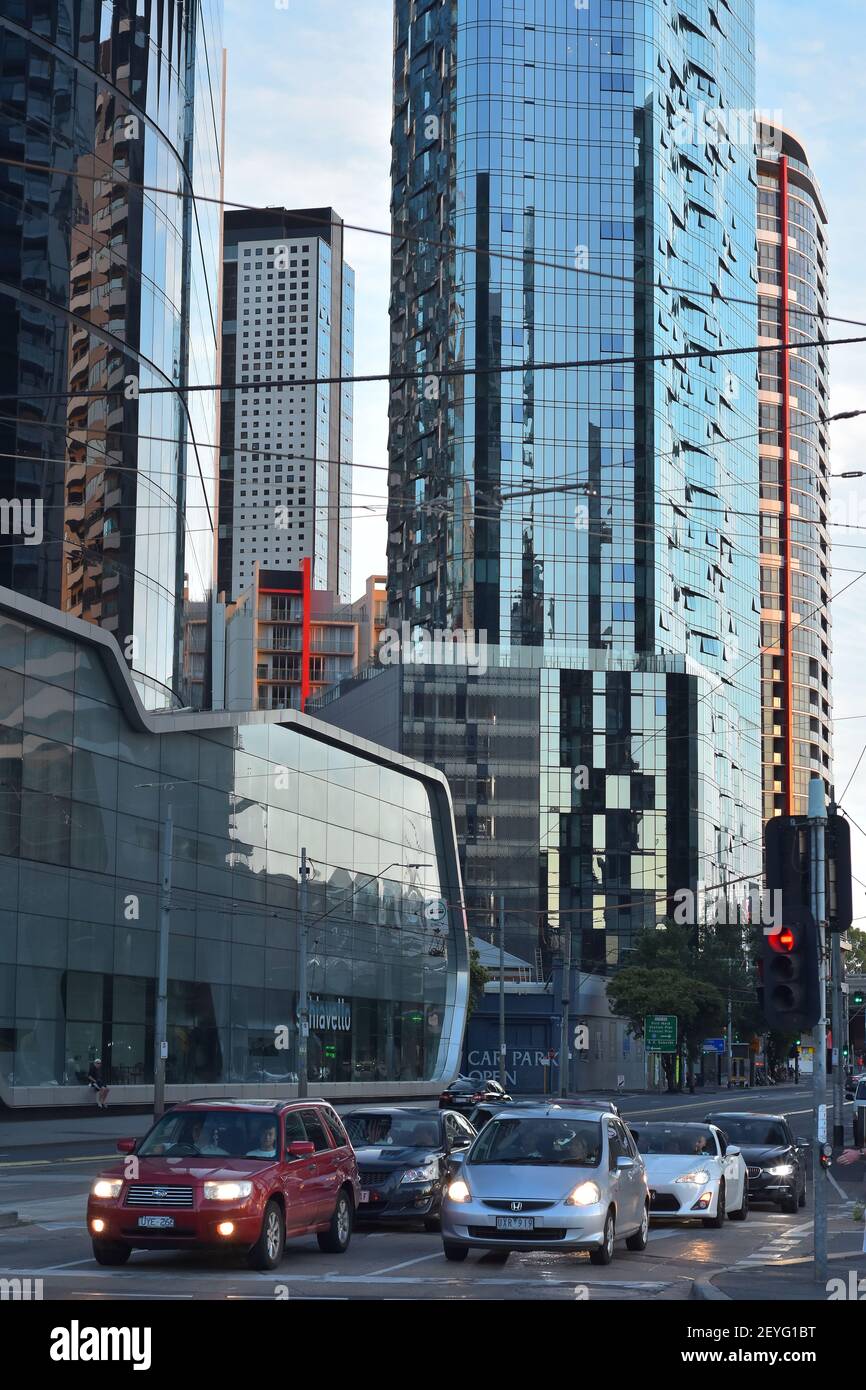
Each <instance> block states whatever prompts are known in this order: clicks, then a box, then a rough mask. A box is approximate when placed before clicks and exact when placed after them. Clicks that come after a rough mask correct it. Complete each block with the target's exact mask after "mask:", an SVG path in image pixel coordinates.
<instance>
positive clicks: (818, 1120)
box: [809, 777, 828, 1285]
mask: <svg viewBox="0 0 866 1390" xmlns="http://www.w3.org/2000/svg"><path fill="white" fill-rule="evenodd" d="M809 821H810V829H809V835H810V856H809V869H810V873H809V882H810V886H811V898H812V916H813V917H814V919H815V923H816V925H817V935H818V999H819V1001H820V1010H821V1017H820V1018H819V1020H818V1023H817V1025H816V1027H815V1028H814V1029H813V1030H812V1038H813V1041H814V1051H813V1055H812V1081H813V1086H814V1099H813V1107H814V1126H815V1137H814V1145H813V1162H812V1173H813V1183H814V1188H815V1265H814V1269H815V1280H816V1282H817V1283H819V1284H823V1285H826V1283H827V1206H828V1193H827V1174H826V1170H825V1168H824V1165H823V1162H822V1159H823V1156H824V1145H825V1144H826V1142H827V958H826V953H825V926H826V902H825V895H826V885H825V874H826V859H825V837H826V831H827V805H826V800H825V796H824V783H823V781H822V780H821V778H820V777H813V778H812V779H811V781H810V782H809Z"/></svg>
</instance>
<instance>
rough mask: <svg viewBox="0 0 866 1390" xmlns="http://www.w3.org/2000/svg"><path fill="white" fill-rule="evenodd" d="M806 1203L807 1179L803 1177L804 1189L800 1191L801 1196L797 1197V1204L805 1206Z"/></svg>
mask: <svg viewBox="0 0 866 1390" xmlns="http://www.w3.org/2000/svg"><path fill="white" fill-rule="evenodd" d="M805 1205H806V1179H805V1178H804V1179H803V1187H802V1190H801V1192H800V1195H799V1197H798V1198H797V1206H798V1207H804V1206H805Z"/></svg>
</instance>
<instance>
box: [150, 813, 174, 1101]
mask: <svg viewBox="0 0 866 1390" xmlns="http://www.w3.org/2000/svg"><path fill="white" fill-rule="evenodd" d="M173 837H174V826H173V824H172V816H171V806H170V805H169V806H168V807H167V808H166V812H165V820H164V821H163V825H162V845H161V848H160V861H161V862H160V879H161V882H162V886H161V891H160V902H159V945H158V956H157V967H156V1021H155V1027H154V1030H153V1118H154V1119H155V1120H158V1119H160V1118H161V1116H162V1115H163V1114H164V1113H165V1060H166V1057H167V1056H168V1037H167V1034H168V942H169V936H170V933H171V850H172V840H173Z"/></svg>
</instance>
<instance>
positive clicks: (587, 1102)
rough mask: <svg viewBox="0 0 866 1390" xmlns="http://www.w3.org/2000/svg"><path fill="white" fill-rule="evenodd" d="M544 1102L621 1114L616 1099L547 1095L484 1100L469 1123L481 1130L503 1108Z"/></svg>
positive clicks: (471, 1116)
mask: <svg viewBox="0 0 866 1390" xmlns="http://www.w3.org/2000/svg"><path fill="white" fill-rule="evenodd" d="M544 1104H549V1105H550V1106H551V1107H556V1106H557V1105H568V1106H569V1108H571V1107H573V1106H576V1105H577V1106H580V1107H581V1108H582V1109H584V1110H606V1111H607V1112H608V1113H609V1114H611V1115H619V1107H618V1106H617V1105H616V1104H615V1103H614V1101H612V1100H599V1099H598V1097H597V1096H593V1097H591V1098H590V1099H586V1098H581V1097H580V1096H569V1098H568V1100H567V1101H565V1100H557V1099H556V1097H555V1096H554V1097H552V1098H551V1099H550V1100H548V1098H547V1097H546V1096H542V1097H541V1099H540V1100H510V1101H503V1100H499V1101H496V1100H487V1101H482V1103H481V1104H480V1105H476V1106H475V1108H474V1109H473V1110H470V1111H469V1123H470V1124H471V1125H473V1126H474V1127H475V1129H477V1130H479V1131H480V1130H482V1129H483V1128H484V1126H485V1125H486V1124H487V1122H488V1120H492V1119H493V1116H494V1115H498V1114H499V1113H500V1112H501V1111H502V1110H505V1109H508V1110H519V1109H520V1108H521V1107H524V1108H525V1107H526V1106H537V1105H544Z"/></svg>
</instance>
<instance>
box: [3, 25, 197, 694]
mask: <svg viewBox="0 0 866 1390" xmlns="http://www.w3.org/2000/svg"><path fill="white" fill-rule="evenodd" d="M221 12H222V6H221V4H220V3H219V0H191V3H188V4H187V3H184V4H177V3H174V0H102V3H97V2H96V0H64V3H60V4H53V5H44V4H41V3H37V0H16V2H14V3H13V0H0V115H2V121H0V132H2V133H0V343H2V348H0V497H2V499H3V500H4V502H5V503H6V504H7V512H4V525H3V528H2V529H3V534H2V535H0V583H2V584H3V585H6V586H8V587H10V588H12V589H14V590H16V591H17V592H19V593H21V594H23V595H26V596H28V597H30V598H34V599H38V600H40V601H41V602H43V603H47V604H50V605H51V606H53V607H57V608H60V609H63V610H64V611H65V612H67V613H70V614H72V615H74V616H76V617H82V618H85V619H88V620H90V621H92V622H95V623H98V624H99V625H100V626H102V627H104V628H105V629H106V630H108V631H109V632H111V633H113V634H114V636H115V637H116V638H117V640H118V642H119V644H120V647H121V651H122V652H123V654H124V657H125V658H126V660H127V662H128V664H129V667H130V670H131V672H132V674H133V676H134V678H135V680H136V683H137V685H138V687H139V690H140V692H141V694H142V698H143V699H144V700H145V702H146V703H147V704H148V705H150V706H152V707H157V706H161V705H166V704H170V703H172V701H173V699H174V698H175V696H176V692H177V688H178V676H179V669H178V666H179V652H180V638H181V596H182V592H183V576H184V573H185V572H187V573H188V574H189V587H190V592H191V594H192V595H193V597H197V598H198V597H202V596H203V595H204V593H205V592H206V591H207V590H209V589H210V588H211V587H212V583H213V570H214V559H213V531H214V526H215V514H214V507H215V500H216V499H215V477H216V438H217V435H216V401H215V398H214V395H213V393H211V392H207V391H202V392H192V393H190V394H189V395H185V394H182V393H183V392H184V388H186V387H194V386H196V385H203V384H206V383H209V382H213V381H214V380H215V379H216V374H217V356H216V344H217V335H218V310H217V291H218V284H219V247H220V217H219V208H218V206H217V205H216V204H215V203H208V202H204V201H201V200H200V199H194V198H193V197H191V196H189V195H190V194H191V193H193V192H194V193H196V194H199V195H205V196H207V197H215V198H219V194H220V181H221V174H220V126H221V104H222V97H221V86H222V73H221V66H222V60H221V48H220V45H221V38H220V29H221ZM143 185H146V187H143ZM28 523H30V524H28Z"/></svg>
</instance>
